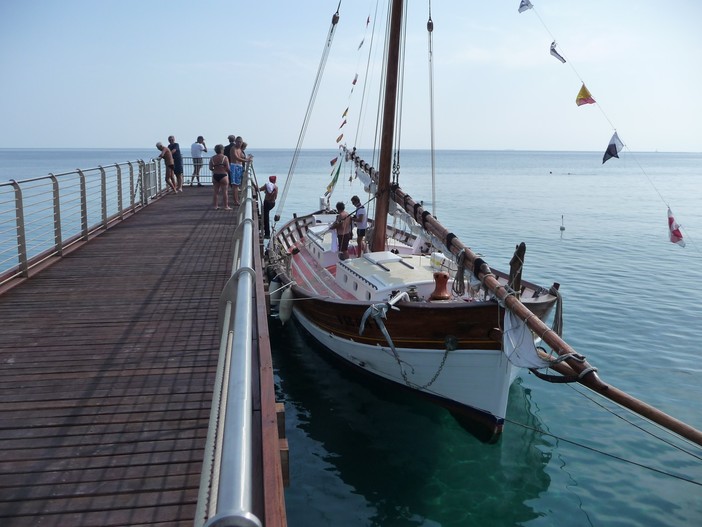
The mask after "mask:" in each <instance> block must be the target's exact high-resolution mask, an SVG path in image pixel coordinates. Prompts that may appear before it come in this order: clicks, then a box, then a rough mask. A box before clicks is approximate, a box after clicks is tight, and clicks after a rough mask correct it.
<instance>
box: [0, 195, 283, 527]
mask: <svg viewBox="0 0 702 527" xmlns="http://www.w3.org/2000/svg"><path fill="white" fill-rule="evenodd" d="M211 199H212V187H210V186H207V187H203V188H197V187H186V189H185V192H183V193H181V194H169V195H166V196H164V197H162V198H160V199H158V200H156V201H155V202H154V203H152V204H150V205H148V206H147V207H144V208H143V210H140V211H139V212H138V213H136V214H134V215H132V216H130V217H128V218H126V219H125V220H124V221H122V222H120V223H118V224H117V225H115V226H113V227H111V228H109V229H108V230H106V231H105V232H104V233H103V234H101V235H99V236H97V237H96V238H94V239H92V240H91V241H89V242H88V243H86V244H85V245H83V246H82V247H81V248H80V249H78V250H75V251H73V252H71V253H70V254H68V255H66V256H64V257H63V258H61V259H60V260H59V261H58V262H57V263H55V264H54V265H51V266H50V267H48V268H47V269H44V270H42V271H41V272H40V273H38V274H37V275H36V276H33V277H31V278H29V279H28V280H26V281H25V282H24V283H22V284H21V285H19V286H17V287H14V288H12V289H11V290H9V291H8V292H6V293H4V294H2V295H0V320H1V321H2V330H1V331H0V373H1V375H0V401H1V402H0V445H1V448H0V525H3V526H4V527H15V526H30V525H41V526H45V527H46V526H71V527H77V526H89V525H90V526H93V525H94V526H101V527H107V526H141V525H149V526H160V525H163V526H165V525H168V526H178V525H188V526H191V525H193V524H195V525H197V524H198V522H197V519H196V508H197V507H198V504H197V501H198V492H199V487H200V479H201V469H202V466H203V455H204V452H205V443H206V438H207V435H208V426H209V421H210V411H211V405H212V400H213V386H214V385H215V376H216V370H217V364H218V356H219V350H220V341H221V333H220V332H219V330H218V304H219V298H220V293H221V292H222V290H223V288H224V286H225V283H226V282H227V280H228V279H229V277H230V276H231V274H232V252H233V246H232V245H233V239H234V238H233V234H234V231H235V226H236V222H237V215H236V213H235V212H233V211H224V210H221V209H220V210H213V209H212V207H211V205H210V203H211ZM257 238H258V236H256V239H257ZM254 253H255V264H254V268H256V269H257V274H259V278H258V280H257V281H256V287H255V300H254V302H255V304H254V305H255V309H254V312H255V318H256V321H257V323H255V324H254V327H255V329H254V335H255V338H254V342H253V350H254V352H253V356H254V359H253V365H252V371H254V372H256V374H255V375H254V376H253V386H254V390H253V396H252V404H253V429H254V439H253V444H254V448H253V459H254V471H253V472H254V474H253V478H254V483H255V485H254V488H253V492H252V493H253V509H254V512H255V513H256V515H257V516H258V518H260V519H261V522H262V523H263V525H266V526H282V525H285V509H284V502H283V492H282V479H281V474H280V458H279V443H278V432H277V424H276V422H275V413H274V410H271V407H274V406H275V401H274V400H273V399H274V396H273V387H272V384H271V383H272V366H271V364H270V348H269V343H268V335H267V324H266V319H265V316H266V309H265V301H264V300H263V299H264V292H263V289H262V287H263V286H262V282H261V280H260V275H261V274H262V273H258V271H260V269H261V267H260V247H259V248H256V250H254ZM259 372H262V374H261V375H259V374H258V373H259ZM271 411H273V414H271ZM271 452H274V455H273V458H274V459H273V461H271V455H270V454H271ZM276 456H278V457H277V460H276ZM276 463H277V464H276Z"/></svg>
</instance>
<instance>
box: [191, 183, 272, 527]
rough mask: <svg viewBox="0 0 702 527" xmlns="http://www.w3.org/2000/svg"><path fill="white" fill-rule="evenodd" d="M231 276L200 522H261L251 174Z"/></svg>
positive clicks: (222, 305)
mask: <svg viewBox="0 0 702 527" xmlns="http://www.w3.org/2000/svg"><path fill="white" fill-rule="evenodd" d="M243 183H244V184H243V185H242V194H241V198H242V202H241V206H240V207H239V212H238V214H239V218H238V222H237V228H236V231H235V233H234V246H233V263H232V269H231V271H232V272H231V276H230V278H229V280H228V281H227V284H226V285H225V287H224V289H223V291H222V294H221V296H220V302H219V328H220V329H221V339H220V349H219V361H218V365H217V373H216V377H215V385H214V389H213V400H212V409H211V414H210V427H209V430H208V434H207V442H206V445H205V455H204V459H203V467H202V476H201V481H200V493H199V496H198V505H197V511H196V516H195V523H194V524H195V525H196V526H202V525H205V526H207V527H213V526H219V525H239V526H252V527H253V526H258V527H260V526H261V525H262V524H261V521H260V520H259V519H258V517H257V516H256V515H255V514H254V512H253V492H252V491H253V488H254V485H253V427H252V419H253V402H252V379H253V372H252V354H253V330H254V318H255V317H254V315H255V310H256V306H255V304H254V288H255V280H256V271H255V270H254V250H255V242H256V241H257V237H256V232H255V230H254V228H255V221H254V214H255V213H256V210H257V209H256V207H255V201H254V200H255V198H254V193H253V186H252V183H251V174H250V173H247V174H246V175H245V179H244V182H243Z"/></svg>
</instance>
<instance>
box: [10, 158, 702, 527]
mask: <svg viewBox="0 0 702 527" xmlns="http://www.w3.org/2000/svg"><path fill="white" fill-rule="evenodd" d="M184 150H185V149H184ZM250 150H251V153H253V154H254V155H255V159H254V166H255V170H256V174H257V177H258V178H259V179H262V178H265V177H267V176H268V175H270V174H277V175H278V176H279V178H280V179H279V180H278V182H279V184H280V185H281V188H282V187H283V186H285V184H286V180H287V179H288V178H287V174H288V168H289V164H290V159H291V153H290V152H289V151H283V150H260V151H256V150H255V149H250ZM155 152H156V151H155V149H154V150H153V151H152V149H144V150H107V151H105V150H102V151H97V150H71V151H66V150H55V151H45V150H42V151H35V150H26V151H21V152H17V151H9V150H0V181H2V180H5V179H7V178H22V177H31V176H38V175H43V174H45V173H47V172H54V173H57V172H61V171H64V170H71V169H73V168H76V167H80V168H89V167H92V166H97V165H99V164H103V165H105V164H109V163H114V162H123V161H128V160H134V159H138V158H144V159H147V158H150V157H153V153H155ZM52 156H53V157H52ZM334 156H335V152H334V151H333V150H329V151H306V152H303V154H302V155H301V157H300V160H299V162H298V165H297V170H296V171H295V180H294V182H293V183H292V184H291V185H290V186H289V189H288V195H287V199H286V202H285V204H284V206H283V208H282V209H281V208H279V209H278V212H279V213H281V214H282V216H283V218H284V219H285V218H287V217H289V216H291V215H292V213H293V212H306V211H308V210H311V209H313V208H315V207H316V206H317V203H318V196H319V195H320V194H321V193H322V192H323V191H324V187H325V186H326V184H327V182H328V179H329V172H330V165H329V161H330V160H331V159H332V158H333V157H334ZM428 161H429V157H428V154H427V153H426V152H410V153H406V154H403V157H402V158H401V160H400V163H401V171H400V183H401V184H402V186H403V187H404V188H405V189H406V190H407V191H408V192H409V193H410V194H411V195H412V196H413V197H414V198H415V199H423V200H424V201H425V206H426V207H427V208H428V209H429V210H432V207H434V208H435V213H436V215H437V216H438V217H439V219H441V220H442V221H443V222H444V224H445V225H447V226H448V227H449V228H450V229H451V230H453V232H454V233H455V234H456V235H458V236H459V238H460V239H461V240H462V241H463V242H464V243H465V244H466V245H469V246H471V247H472V248H473V250H475V251H476V252H479V253H481V254H482V255H483V257H484V258H485V260H486V261H487V262H488V263H489V264H490V265H491V266H493V267H495V268H501V269H504V268H506V267H507V264H508V262H509V259H510V258H511V255H512V252H513V250H514V247H515V245H517V244H518V243H519V242H521V241H524V242H526V244H527V254H526V264H525V270H524V276H525V278H526V279H529V280H532V281H536V282H538V283H541V284H542V285H550V284H551V283H552V282H559V283H560V284H561V292H562V294H563V297H564V320H565V327H564V337H565V339H566V340H567V341H568V342H569V343H570V344H571V345H572V346H574V347H575V349H576V350H578V351H579V352H580V353H582V354H584V355H586V356H587V357H588V360H589V361H590V363H591V364H593V365H594V366H596V367H597V368H598V369H599V374H600V376H601V377H602V379H603V380H604V381H605V382H608V383H610V384H612V385H613V386H616V387H617V388H620V389H622V390H624V391H626V392H629V393H630V394H631V395H633V396H635V397H638V398H640V399H643V400H644V401H646V402H648V403H650V404H653V405H654V406H656V407H658V408H660V409H662V410H664V411H666V412H667V413H669V414H671V415H673V416H675V417H677V418H679V419H681V420H683V421H685V422H687V423H689V424H691V425H692V426H695V427H696V428H702V409H701V408H702V404H701V403H702V366H701V365H700V359H699V355H700V343H701V342H702V265H701V263H702V258H701V254H700V248H699V247H700V246H699V245H698V242H697V240H698V239H699V240H702V207H701V206H700V200H701V198H702V196H701V194H702V154H675V153H631V152H626V151H625V152H622V154H621V159H612V160H610V161H608V162H607V163H606V164H604V165H602V153H601V152H593V153H587V152H578V153H574V152H516V151H505V152H473V151H444V152H439V153H438V154H437V157H436V166H437V174H436V181H437V192H436V202H435V203H432V202H431V195H432V193H431V170H430V168H429V167H430V165H429V163H428ZM351 176H352V174H351V172H350V171H348V170H345V171H344V172H343V176H342V178H341V181H340V182H339V184H338V186H337V189H336V192H335V195H334V197H333V201H337V200H344V201H346V202H347V203H348V201H349V198H350V196H351V195H352V194H359V195H363V194H362V192H363V191H362V189H361V188H360V185H359V184H358V183H357V182H349V178H350V177H351ZM668 205H670V207H671V208H672V210H673V212H674V213H675V215H676V219H677V220H678V222H679V223H680V224H681V225H682V227H683V234H684V235H685V239H686V241H687V242H688V245H687V247H686V248H681V247H679V246H677V245H673V244H672V243H670V242H669V241H668V232H667V219H666V210H667V206H668ZM562 225H563V226H564V227H565V230H564V231H561V230H560V227H561V226H562ZM271 324H272V328H273V331H272V339H273V346H274V360H275V366H276V382H277V389H278V397H279V399H280V400H283V401H285V403H286V418H287V435H288V440H289V444H290V451H291V468H290V472H291V474H290V475H291V486H290V488H289V489H288V490H287V494H286V499H287V512H288V519H289V524H290V525H291V526H293V527H302V526H305V527H307V526H334V527H338V526H370V525H372V526H383V527H389V526H393V527H394V526H432V527H434V526H446V527H448V526H486V525H488V526H492V525H495V526H511V525H529V526H562V525H568V526H608V527H609V526H632V527H633V526H688V525H699V522H700V521H701V519H702V449H701V448H699V447H694V446H691V445H688V444H686V443H685V442H683V441H680V440H677V439H675V438H672V437H670V436H669V435H668V434H667V433H666V432H664V431H661V430H659V429H657V428H656V427H653V426H651V425H649V424H647V423H645V422H642V421H641V420H640V419H639V418H637V417H635V416H631V415H630V414H628V413H627V412H626V411H624V410H621V409H619V408H617V407H615V406H614V405H612V404H610V403H608V402H607V401H603V400H602V399H600V398H599V397H597V396H595V395H592V394H590V393H589V392H588V391H587V390H585V389H582V388H580V387H575V386H572V385H551V384H547V383H545V382H543V381H540V380H538V379H536V378H535V377H534V376H532V375H528V374H524V375H523V376H522V378H521V379H519V380H518V381H517V382H516V383H515V384H514V385H513V387H512V389H511V392H510V404H509V408H508V414H507V424H506V426H505V431H504V434H503V437H502V438H501V440H500V441H499V442H498V443H496V444H484V443H481V442H480V441H478V440H477V439H475V438H474V437H473V436H472V435H470V434H469V433H468V432H466V431H465V430H464V429H463V428H462V427H461V426H460V425H459V424H458V423H457V422H456V421H455V420H454V419H453V418H452V417H451V415H450V414H448V413H447V412H446V411H445V410H443V409H441V408H438V407H436V406H434V405H432V404H429V403H426V402H424V401H421V400H419V399H418V398H416V397H414V396H413V395H412V394H406V393H398V392H396V391H394V390H388V388H387V387H385V386H384V385H382V384H380V383H375V382H369V381H368V380H367V379H365V378H360V377H358V376H356V375H355V374H353V373H351V372H347V371H343V370H340V369H339V368H337V365H336V364H335V363H331V362H329V361H328V360H327V358H326V356H325V355H324V354H323V353H320V350H318V349H317V348H316V347H315V346H313V345H312V344H311V343H310V342H309V341H308V340H307V339H306V338H305V337H304V336H303V335H301V334H300V332H299V331H298V330H297V328H296V327H295V325H294V324H292V323H288V324H286V325H285V326H281V325H280V323H279V321H277V320H272V321H271Z"/></svg>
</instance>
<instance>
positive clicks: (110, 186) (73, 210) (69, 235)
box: [0, 159, 164, 286]
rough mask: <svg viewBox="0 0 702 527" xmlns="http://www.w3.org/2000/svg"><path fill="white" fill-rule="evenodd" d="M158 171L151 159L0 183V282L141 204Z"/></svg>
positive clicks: (152, 192) (153, 190) (158, 182)
mask: <svg viewBox="0 0 702 527" xmlns="http://www.w3.org/2000/svg"><path fill="white" fill-rule="evenodd" d="M160 176H161V165H160V163H159V162H158V161H155V160H153V159H152V160H150V161H142V160H139V161H133V162H132V161H129V162H126V163H115V164H114V165H107V166H98V167H96V168H88V169H77V170H74V171H72V172H65V173H61V174H49V175H48V176H43V177H37V178H30V179H24V180H21V181H15V180H10V181H9V182H4V183H0V286H1V285H3V284H4V283H6V282H8V281H10V280H12V279H13V278H18V277H26V276H28V275H29V271H30V270H31V269H32V268H33V267H35V266H37V265H39V264H41V263H42V262H43V261H45V260H47V259H48V258H51V257H54V256H62V255H63V253H64V251H65V250H66V249H67V248H69V247H70V246H71V245H73V244H75V243H77V242H79V241H82V240H87V239H88V238H89V237H90V236H91V235H92V234H93V233H94V232H95V231H98V230H100V229H104V228H106V227H107V226H108V225H109V224H110V223H112V222H114V221H118V220H120V219H122V218H123V217H124V215H125V214H127V213H130V212H133V211H135V210H136V209H138V208H140V207H143V206H145V205H147V204H148V202H149V200H150V199H152V198H153V197H155V196H156V195H157V194H159V193H160V192H162V191H164V181H163V178H162V177H160Z"/></svg>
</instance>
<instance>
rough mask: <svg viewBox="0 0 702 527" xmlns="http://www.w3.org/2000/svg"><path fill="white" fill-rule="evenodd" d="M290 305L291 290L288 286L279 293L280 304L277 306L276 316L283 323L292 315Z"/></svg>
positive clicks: (291, 302) (291, 299)
mask: <svg viewBox="0 0 702 527" xmlns="http://www.w3.org/2000/svg"><path fill="white" fill-rule="evenodd" d="M292 306H293V292H292V289H291V288H290V287H288V288H287V289H286V290H285V291H283V294H282V295H280V305H279V306H278V318H280V323H281V324H285V323H286V322H287V321H288V320H290V317H291V316H292Z"/></svg>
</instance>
